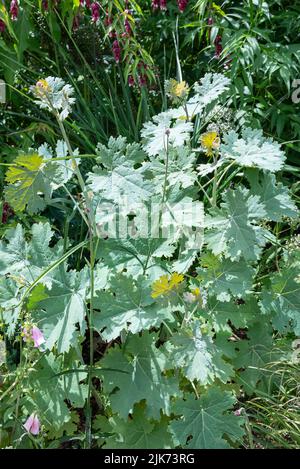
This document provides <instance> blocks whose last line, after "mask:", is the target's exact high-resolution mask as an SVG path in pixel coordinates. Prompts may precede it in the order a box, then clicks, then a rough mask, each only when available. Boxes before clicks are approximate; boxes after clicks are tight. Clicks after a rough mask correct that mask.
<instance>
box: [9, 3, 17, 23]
mask: <svg viewBox="0 0 300 469" xmlns="http://www.w3.org/2000/svg"><path fill="white" fill-rule="evenodd" d="M9 13H10V17H11V19H12V20H13V21H15V20H16V19H17V18H18V14H19V5H18V0H11V2H10V8H9Z"/></svg>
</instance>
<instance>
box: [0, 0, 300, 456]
mask: <svg viewBox="0 0 300 469" xmlns="http://www.w3.org/2000/svg"><path fill="white" fill-rule="evenodd" d="M158 3H159V5H160V3H163V2H158ZM158 3H157V5H158ZM165 3H166V4H167V9H166V10H165V9H164V8H163V9H161V8H160V6H159V7H157V8H154V6H155V2H151V1H150V0H149V1H147V0H143V1H142V0H136V1H133V0H132V1H128V2H127V1H123V0H113V1H102V2H101V7H99V8H98V7H93V8H92V7H91V6H89V2H86V1H85V2H79V1H77V0H74V1H71V0H62V1H59V2H58V1H54V0H49V1H48V2H44V1H33V0H32V1H29V0H28V1H27V0H20V1H19V2H18V3H17V5H18V12H17V16H16V18H14V15H13V13H12V11H11V2H8V1H5V2H3V3H1V5H0V19H1V23H0V31H1V32H0V56H1V62H0V75H1V76H3V77H4V78H5V80H6V82H7V84H8V87H7V102H6V104H5V105H1V108H0V112H1V128H0V140H1V166H0V168H1V190H2V202H1V216H2V224H1V229H0V235H1V239H2V241H1V247H0V254H1V256H0V273H1V280H0V313H1V318H2V319H1V321H2V323H1V328H2V335H3V337H2V340H1V342H0V346H1V349H0V366H1V378H0V399H1V411H0V412H1V413H0V441H1V447H7V446H9V447H10V446H13V447H18V448H20V447H26V448H28V447H34V448H47V447H50V448H54V447H60V448H70V447H71V448H80V447H85V448H88V447H104V448H123V447H124V448H138V447H141V448H155V447H160V448H162V447H164V448H170V447H171V448H173V447H183V448H214V447H216V448H222V447H234V448H238V447H247V448H248V447H249V448H254V447H272V448H274V447H285V448H296V447H299V427H300V422H299V408H298V400H299V386H298V385H297V383H298V381H299V380H298V375H297V373H298V368H297V363H298V362H297V360H298V358H297V357H298V355H297V347H298V342H297V338H298V337H299V334H300V322H299V310H300V304H299V298H300V292H299V290H300V287H299V263H300V258H299V228H298V227H299V215H298V209H297V204H298V202H299V180H298V174H299V160H298V153H299V140H300V137H299V135H300V125H299V124H300V122H299V103H298V104H297V103H295V102H293V101H292V92H293V91H294V88H293V82H294V80H296V79H300V64H299V48H300V40H299V39H300V38H299V33H298V36H297V31H299V13H300V11H299V10H300V7H298V6H297V5H296V4H295V5H292V6H291V5H290V4H289V2H286V1H284V0H282V1H281V0H280V1H275V0H274V1H268V2H264V1H260V0H259V1H252V0H249V1H248V0H244V1H224V2H222V3H221V2H210V1H206V0H204V1H202V0H198V1H191V0H190V1H189V2H183V3H182V4H181V7H180V8H179V3H180V2H177V1H176V0H168V1H167V2H165ZM183 4H184V6H183ZM180 10H183V11H180ZM207 73H209V75H206V74H207ZM210 73H212V75H210ZM219 74H221V75H219ZM47 76H58V77H61V78H62V79H64V80H65V81H66V82H67V83H70V84H71V85H72V86H73V87H74V90H75V96H76V103H75V104H74V106H73V109H72V114H71V115H70V116H69V117H68V119H66V120H65V121H64V122H63V124H61V123H60V121H59V119H55V116H54V115H53V114H52V115H51V113H49V112H46V111H45V110H43V109H40V108H39V106H37V103H36V101H35V99H34V96H33V94H32V93H31V92H30V86H32V85H34V84H35V83H36V82H37V81H38V80H39V79H41V78H45V77H47ZM204 76H205V78H204V81H201V82H200V84H199V83H198V85H195V86H194V87H193V84H194V82H198V81H199V80H200V79H202V78H203V77H204ZM172 78H173V79H175V78H176V79H177V81H178V82H182V80H185V81H186V82H187V83H188V84H189V86H190V88H191V89H190V91H189V96H185V97H184V98H182V99H181V98H180V99H178V96H177V97H176V96H175V97H174V95H173V96H172V93H171V95H170V92H166V90H167V88H166V87H165V81H166V80H169V79H172ZM178 82H177V83H178ZM197 86H198V88H197ZM193 97H194V102H195V100H196V102H197V103H198V106H199V109H200V110H201V112H200V111H199V114H198V115H196V116H194V117H193V118H190V119H189V118H188V119H186V117H185V118H184V119H181V120H180V119H179V120H177V118H178V116H180V117H182V116H181V115H180V113H181V112H182V111H180V112H179V111H178V109H181V107H182V106H183V107H184V106H185V105H186V106H190V108H191V106H194V104H193ZM190 108H189V109H190ZM167 110H169V112H171V113H173V114H172V115H171V114H169V115H168V117H166V114H161V113H162V112H164V111H167ZM176 112H177V114H176ZM178 112H179V113H178ZM197 112H198V111H197ZM195 113H196V112H195ZM192 114H193V113H192ZM154 116H156V117H154ZM170 116H171V117H170ZM152 117H154V119H153V120H151V119H152ZM166 119H167V120H166ZM166 122H167V124H166ZM145 123H147V124H146V125H144V124H145ZM166 126H167V127H168V128H169V129H170V136H169V140H168V145H167V154H166V148H164V146H163V145H162V142H163V140H162V137H160V139H159V138H158V137H157V135H164V132H165V127H166ZM159 132H160V134H159ZM209 132H217V136H218V138H219V142H218V141H217V140H213V141H212V144H211V147H208V146H207V143H205V142H207V140H203V135H204V136H205V135H207V133H209ZM273 139H274V140H275V141H274V140H273ZM178 142H179V143H178ZM276 142H278V143H276ZM213 145H215V146H213ZM75 148H76V150H74V149H75ZM209 148H210V149H209ZM210 151H211V154H210ZM208 157H210V159H207V158H208ZM75 163H76V164H75ZM74 165H75V166H74ZM77 165H78V166H77ZM74 168H75V169H74ZM76 168H77V169H76ZM78 174H79V176H78ZM81 178H82V179H81ZM91 194H92V197H91ZM126 196H128V198H129V200H130V204H131V206H130V207H129V208H128V210H129V212H128V213H125V214H124V217H132V213H134V218H133V220H132V218H131V221H132V222H133V223H132V226H133V228H134V229H137V230H141V225H140V224H139V223H141V221H140V220H139V215H138V211H137V209H136V204H138V203H139V202H141V201H143V202H146V204H151V203H157V204H159V205H160V206H162V207H165V206H166V205H167V204H171V203H183V202H184V203H188V202H193V203H195V204H198V205H197V207H199V212H200V210H201V202H203V203H204V210H205V245H204V248H203V249H202V250H201V252H200V250H199V249H196V252H195V250H193V249H191V248H190V243H191V242H192V240H193V239H194V238H193V237H194V230H195V228H196V226H195V220H190V221H189V223H187V224H186V225H180V223H177V224H176V223H175V224H174V233H173V236H172V237H170V238H168V239H147V238H139V239H132V238H129V239H126V240H120V239H118V240H114V239H110V237H109V236H108V239H104V238H103V237H102V236H99V232H98V231H97V230H98V225H99V224H101V223H102V222H103V217H105V216H106V215H105V214H104V213H103V212H101V211H100V212H99V210H98V211H97V207H99V203H102V202H103V201H105V202H109V203H111V204H116V203H118V201H119V200H120V198H123V197H126ZM160 222H163V220H160ZM105 238H106V237H105ZM181 275H182V277H181ZM26 324H30V325H32V324H37V325H38V327H39V328H40V329H41V330H42V331H43V335H44V337H45V341H46V342H45V345H44V348H42V349H41V350H38V349H37V348H36V347H33V344H32V343H27V342H25V341H24V333H23V336H22V330H23V328H24V327H26ZM32 413H35V414H36V415H38V417H39V419H40V422H41V431H40V433H39V435H38V436H34V435H32V434H31V433H28V432H26V431H25V430H24V427H23V425H24V422H25V420H26V418H27V417H28V416H29V415H30V414H32ZM203 415H204V416H205V417H204V418H203ZM270 428H272V435H271V436H270V433H269V429H270Z"/></svg>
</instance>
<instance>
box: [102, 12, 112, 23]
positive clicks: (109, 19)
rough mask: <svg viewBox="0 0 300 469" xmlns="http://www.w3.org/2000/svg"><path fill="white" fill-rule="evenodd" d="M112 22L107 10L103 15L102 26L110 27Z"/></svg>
mask: <svg viewBox="0 0 300 469" xmlns="http://www.w3.org/2000/svg"><path fill="white" fill-rule="evenodd" d="M112 22H113V19H112V17H111V16H110V14H109V13H108V10H106V13H105V20H104V24H105V26H110V25H111V24H112Z"/></svg>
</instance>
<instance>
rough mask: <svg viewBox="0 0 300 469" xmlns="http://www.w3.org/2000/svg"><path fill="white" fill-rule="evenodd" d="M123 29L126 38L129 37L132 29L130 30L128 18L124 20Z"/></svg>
mask: <svg viewBox="0 0 300 469" xmlns="http://www.w3.org/2000/svg"><path fill="white" fill-rule="evenodd" d="M124 27H125V31H126V33H127V34H128V36H131V33H132V29H131V25H130V22H129V19H128V18H125V21H124Z"/></svg>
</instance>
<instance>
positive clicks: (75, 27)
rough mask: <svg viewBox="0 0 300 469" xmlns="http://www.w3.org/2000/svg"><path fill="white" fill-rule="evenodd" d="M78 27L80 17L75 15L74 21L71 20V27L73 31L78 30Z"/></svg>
mask: <svg viewBox="0 0 300 469" xmlns="http://www.w3.org/2000/svg"><path fill="white" fill-rule="evenodd" d="M79 26H80V16H79V15H75V16H74V19H73V25H72V29H73V31H77V29H78V28H79Z"/></svg>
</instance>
